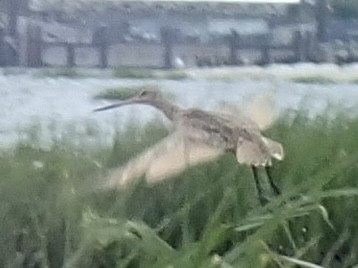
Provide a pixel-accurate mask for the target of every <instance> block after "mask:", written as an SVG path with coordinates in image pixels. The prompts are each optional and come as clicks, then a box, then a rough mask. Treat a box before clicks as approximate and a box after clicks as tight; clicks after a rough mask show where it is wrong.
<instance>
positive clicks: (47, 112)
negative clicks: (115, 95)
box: [0, 74, 358, 146]
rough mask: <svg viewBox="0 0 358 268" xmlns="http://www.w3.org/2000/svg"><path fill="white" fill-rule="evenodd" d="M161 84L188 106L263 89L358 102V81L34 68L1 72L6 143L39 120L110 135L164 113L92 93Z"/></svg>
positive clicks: (281, 102) (293, 98)
mask: <svg viewBox="0 0 358 268" xmlns="http://www.w3.org/2000/svg"><path fill="white" fill-rule="evenodd" d="M148 83H150V84H157V85H159V86H160V87H163V88H164V89H165V90H167V91H170V92H172V93H174V95H176V96H177V99H176V102H177V103H178V104H180V105H182V106H185V107H193V106H196V107H201V108H204V109H208V110H210V109H213V108H215V106H216V105H217V104H218V103H219V102H221V101H228V102H234V103H240V102H242V101H245V99H247V98H248V97H250V96H252V95H255V94H257V93H259V92H261V91H263V90H275V91H276V96H277V99H276V101H277V106H278V108H279V109H280V110H281V111H284V110H285V109H287V108H293V109H297V108H298V106H299V105H301V104H304V105H305V107H306V108H308V109H309V110H310V111H311V112H317V111H320V110H321V109H323V108H325V106H326V104H327V102H329V103H331V104H333V105H338V106H342V107H352V106H354V105H356V104H357V103H358V89H357V86H356V85H354V84H330V85H318V84H317V85H312V84H298V83H293V82H289V81H286V80H282V79H277V78H273V79H270V80H269V79H268V78H266V79H264V80H250V79H243V80H239V81H231V82H224V81H219V80H210V81H209V80H205V79H202V80H200V79H199V80H184V81H169V80H160V81H158V80H156V81H154V80H152V81H150V80H147V81H143V80H137V81H134V80H124V79H111V78H104V79H100V78H81V79H79V78H78V79H67V78H36V77H34V76H32V75H29V74H22V75H13V76H0V96H1V98H0V107H1V110H0V114H1V116H0V135H1V142H0V145H2V146H4V145H8V144H10V143H11V142H13V141H15V140H17V139H18V138H19V130H23V129H25V128H27V127H28V126H30V125H32V124H34V122H35V123H37V125H36V126H37V127H41V130H42V132H44V133H45V132H46V131H48V130H50V131H51V133H52V134H53V133H56V134H58V135H60V133H63V130H64V129H66V130H68V128H71V131H73V132H76V133H78V135H77V138H79V139H81V135H82V134H83V135H85V133H86V129H87V127H86V126H88V125H89V124H94V125H97V126H99V127H100V129H101V131H103V133H106V134H105V135H107V136H106V137H110V136H111V134H113V131H114V129H115V128H118V127H119V128H120V127H121V125H123V124H124V123H125V122H127V121H128V120H129V119H135V120H138V121H136V122H142V121H145V120H148V119H150V118H153V117H154V116H159V115H160V113H158V112H157V111H156V110H154V109H153V108H150V107H146V106H132V107H125V108H122V109H117V110H112V111H106V112H102V113H93V112H92V110H93V109H94V108H96V107H98V106H102V105H104V104H108V103H109V102H108V101H98V100H93V99H92V96H94V95H95V94H96V93H98V92H100V91H102V90H103V89H105V88H108V87H113V86H125V85H138V84H148ZM81 133H82V134H81Z"/></svg>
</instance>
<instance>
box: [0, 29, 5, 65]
mask: <svg viewBox="0 0 358 268" xmlns="http://www.w3.org/2000/svg"><path fill="white" fill-rule="evenodd" d="M5 45H6V44H5V29H4V28H2V27H0V66H5V64H6V50H5Z"/></svg>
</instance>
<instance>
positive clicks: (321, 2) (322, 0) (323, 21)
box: [316, 0, 329, 43]
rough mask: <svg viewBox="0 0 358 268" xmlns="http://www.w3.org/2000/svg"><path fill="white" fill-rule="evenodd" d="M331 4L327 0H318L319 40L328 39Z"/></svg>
mask: <svg viewBox="0 0 358 268" xmlns="http://www.w3.org/2000/svg"><path fill="white" fill-rule="evenodd" d="M328 19H329V5H328V2H327V0H318V2H317V6H316V20H317V39H318V42H321V43H323V42H327V41H328Z"/></svg>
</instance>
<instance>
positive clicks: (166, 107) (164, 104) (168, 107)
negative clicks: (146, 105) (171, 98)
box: [151, 100, 182, 121]
mask: <svg viewBox="0 0 358 268" xmlns="http://www.w3.org/2000/svg"><path fill="white" fill-rule="evenodd" d="M151 105H152V106H154V107H155V108H157V109H159V110H161V111H162V112H163V113H164V114H165V116H166V117H168V118H169V119H170V120H172V121H173V120H175V118H176V115H177V114H178V113H179V112H180V110H182V109H181V108H180V107H179V106H176V105H174V104H172V103H170V102H168V101H166V100H160V101H156V102H154V103H152V104H151Z"/></svg>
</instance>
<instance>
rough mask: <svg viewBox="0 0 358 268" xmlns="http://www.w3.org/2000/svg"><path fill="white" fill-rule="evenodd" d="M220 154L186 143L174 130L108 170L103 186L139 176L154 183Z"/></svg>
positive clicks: (115, 184)
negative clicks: (117, 166) (108, 173)
mask: <svg viewBox="0 0 358 268" xmlns="http://www.w3.org/2000/svg"><path fill="white" fill-rule="evenodd" d="M223 153H224V151H223V150H221V149H217V148H213V147H209V146H207V145H205V144H204V143H202V142H197V141H193V140H189V139H187V137H186V135H184V134H183V133H182V132H179V131H177V132H175V133H173V134H171V135H170V136H168V137H166V138H165V139H163V140H162V141H160V142H159V143H157V144H155V145H154V146H152V147H150V148H149V149H147V150H145V151H144V152H143V153H141V154H140V155H139V156H137V157H136V158H134V159H132V160H131V161H129V162H128V163H127V164H125V165H124V166H121V167H119V168H116V169H114V170H112V171H111V172H110V175H109V178H108V179H109V180H108V181H107V183H106V187H109V188H112V187H117V188H122V187H125V186H126V185H129V184H131V183H133V182H134V181H136V179H138V178H140V177H142V176H144V177H145V179H146V182H147V183H148V184H154V183H158V182H160V181H162V180H164V179H166V178H169V177H171V176H174V175H176V174H178V173H180V172H181V171H183V170H184V169H185V168H187V167H188V166H190V165H196V164H199V163H201V162H206V161H210V160H213V159H215V158H216V157H218V156H220V155H221V154H223Z"/></svg>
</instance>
